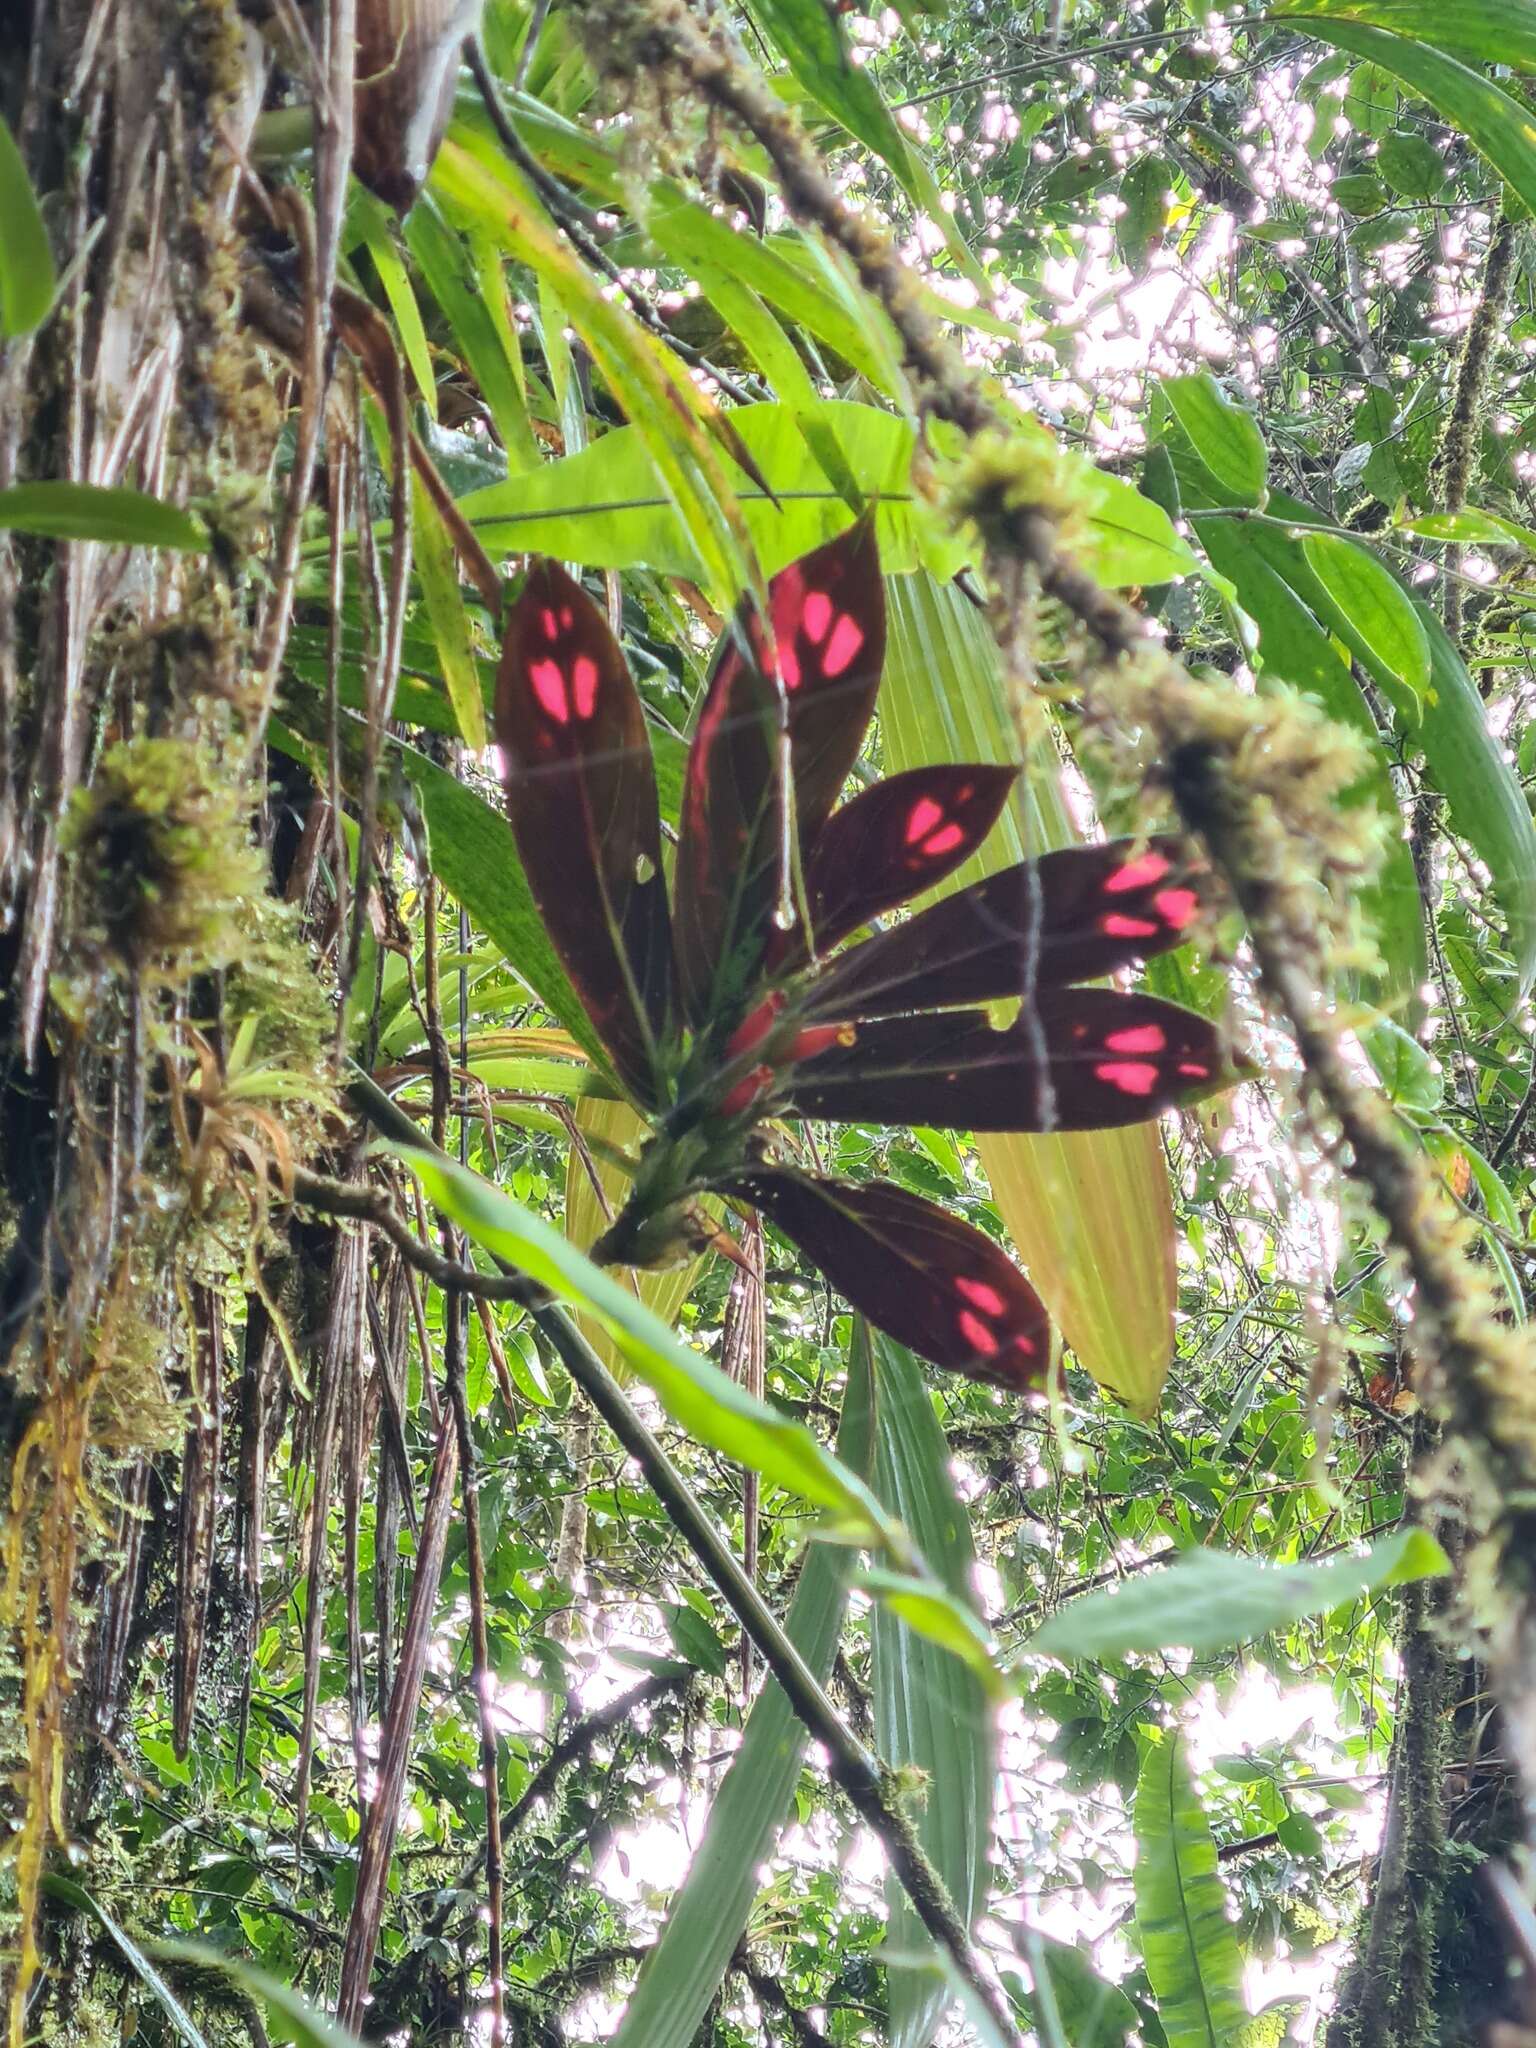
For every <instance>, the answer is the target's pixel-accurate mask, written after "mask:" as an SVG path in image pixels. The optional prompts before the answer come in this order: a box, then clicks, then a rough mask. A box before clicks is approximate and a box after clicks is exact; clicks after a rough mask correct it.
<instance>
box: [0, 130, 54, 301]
mask: <svg viewBox="0 0 1536 2048" xmlns="http://www.w3.org/2000/svg"><path fill="white" fill-rule="evenodd" d="M53 290H54V276H53V251H52V250H51V249H50V248H49V246H48V231H47V229H46V228H45V227H44V226H43V216H42V214H41V213H40V212H39V211H38V206H37V195H36V193H35V192H34V191H33V190H32V181H31V179H30V178H29V177H28V176H27V167H26V165H25V164H24V163H23V162H22V160H21V151H20V150H19V149H18V148H17V147H16V138H15V137H14V136H13V135H12V133H11V131H10V129H9V128H7V127H6V125H5V122H4V121H3V120H0V337H4V336H6V335H12V334H30V333H31V331H32V329H33V328H34V327H40V326H41V325H42V323H43V321H44V320H46V319H47V317H48V308H49V307H50V306H51V305H52V304H53Z"/></svg>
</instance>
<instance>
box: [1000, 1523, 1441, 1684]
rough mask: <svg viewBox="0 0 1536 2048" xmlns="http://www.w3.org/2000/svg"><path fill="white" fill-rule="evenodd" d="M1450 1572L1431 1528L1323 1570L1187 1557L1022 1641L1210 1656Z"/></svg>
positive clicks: (1038, 1649)
mask: <svg viewBox="0 0 1536 2048" xmlns="http://www.w3.org/2000/svg"><path fill="white" fill-rule="evenodd" d="M1449 1569H1450V1567H1449V1565H1448V1564H1447V1562H1446V1557H1445V1552H1444V1551H1443V1550H1442V1549H1441V1548H1440V1545H1439V1544H1438V1543H1437V1542H1436V1541H1435V1539H1434V1537H1433V1536H1431V1535H1430V1534H1429V1533H1428V1531H1427V1530H1424V1529H1397V1530H1394V1532H1393V1533H1392V1534H1391V1535H1390V1536H1383V1537H1382V1539H1381V1541H1380V1542H1379V1543H1377V1544H1376V1545H1374V1547H1373V1548H1372V1549H1370V1550H1368V1551H1366V1552H1365V1553H1364V1555H1363V1556H1359V1557H1336V1558H1330V1559H1329V1560H1328V1561H1327V1563H1326V1564H1291V1565H1271V1564H1261V1563H1260V1562H1259V1560H1258V1559H1257V1558H1253V1557H1241V1556H1238V1555H1236V1554H1234V1553H1233V1552H1231V1551H1225V1550H1188V1551H1186V1552H1185V1553H1184V1555H1183V1556H1182V1557H1180V1558H1179V1559H1178V1560H1177V1562H1176V1563H1174V1564H1171V1565H1168V1566H1166V1567H1165V1568H1164V1569H1162V1570H1160V1571H1149V1572H1139V1573H1137V1574H1136V1576H1135V1577H1134V1578H1129V1579H1127V1580H1126V1581H1125V1582H1124V1584H1122V1585H1120V1586H1113V1587H1107V1588H1105V1589H1104V1590H1103V1591H1102V1592H1098V1593H1089V1594H1087V1595H1086V1596H1085V1597H1084V1598H1083V1599H1081V1600H1076V1601H1074V1602H1073V1603H1072V1605H1071V1606H1070V1607H1066V1608H1063V1610H1062V1611H1061V1613H1060V1614H1058V1615H1056V1616H1054V1617H1053V1618H1052V1619H1051V1620H1050V1621H1048V1622H1047V1623H1046V1624H1045V1626H1044V1627H1043V1628H1042V1629H1039V1630H1038V1631H1037V1632H1036V1633H1035V1635H1034V1636H1033V1637H1031V1639H1030V1641H1029V1642H1028V1643H1026V1644H1025V1646H1024V1648H1025V1654H1027V1655H1029V1656H1031V1657H1037V1656H1052V1657H1060V1658H1061V1659H1062V1661H1063V1662H1064V1663H1077V1662H1081V1661H1082V1660H1084V1659H1089V1658H1093V1659H1103V1658H1106V1657H1121V1656H1124V1655H1126V1653H1127V1652H1129V1651H1135V1650H1140V1651H1151V1650H1172V1649H1183V1650H1193V1651H1195V1652H1196V1653H1197V1654H1198V1655H1200V1656H1209V1655H1211V1654H1212V1653H1213V1652H1214V1651H1217V1650H1226V1649H1230V1648H1231V1647H1232V1646H1233V1644H1235V1643H1246V1642H1251V1641H1252V1640H1253V1638H1254V1637H1255V1636H1262V1635H1267V1634H1268V1633H1269V1632H1270V1630H1272V1629H1283V1628H1288V1627H1289V1626H1290V1624H1291V1623H1292V1622H1295V1621H1301V1620H1303V1619H1304V1618H1305V1617H1306V1616H1307V1615H1310V1614H1330V1613H1332V1612H1333V1610H1334V1609H1335V1608H1337V1607H1343V1606H1346V1605H1347V1604H1349V1603H1350V1602H1352V1601H1355V1600H1358V1599H1360V1598H1361V1597H1362V1596H1363V1595H1365V1594H1368V1593H1380V1592H1382V1591H1384V1590H1385V1589H1386V1588H1387V1587H1388V1586H1401V1585H1404V1584H1406V1583H1407V1582H1408V1581H1409V1580H1410V1579H1430V1578H1439V1577H1440V1576H1441V1575H1442V1573H1444V1572H1446V1571H1448V1570H1449Z"/></svg>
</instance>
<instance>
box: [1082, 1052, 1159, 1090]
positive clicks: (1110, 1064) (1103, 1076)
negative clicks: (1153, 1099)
mask: <svg viewBox="0 0 1536 2048" xmlns="http://www.w3.org/2000/svg"><path fill="white" fill-rule="evenodd" d="M1095 1071H1096V1072H1097V1074H1098V1077H1099V1079H1100V1080H1101V1081H1107V1082H1108V1083H1109V1085H1110V1087H1111V1088H1123V1089H1124V1090H1125V1092H1126V1094H1127V1095H1150V1094H1151V1093H1152V1090H1153V1089H1154V1088H1155V1087H1156V1086H1157V1068H1156V1067H1154V1066H1149V1065H1148V1064H1147V1063H1146V1062H1145V1061H1144V1060H1104V1061H1101V1063H1100V1064H1099V1066H1098V1067H1097V1068H1096V1070H1095Z"/></svg>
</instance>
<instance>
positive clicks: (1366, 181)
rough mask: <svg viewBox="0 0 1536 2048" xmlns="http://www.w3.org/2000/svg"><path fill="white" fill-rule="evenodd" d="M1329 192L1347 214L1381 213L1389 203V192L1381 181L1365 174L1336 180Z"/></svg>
mask: <svg viewBox="0 0 1536 2048" xmlns="http://www.w3.org/2000/svg"><path fill="white" fill-rule="evenodd" d="M1328 191H1329V194H1330V195H1331V197H1333V198H1334V199H1336V200H1337V201H1338V203H1339V204H1340V206H1342V207H1343V209H1344V211H1345V212H1346V213H1354V214H1372V213H1380V211H1381V209H1382V208H1383V207H1384V206H1385V205H1386V203H1387V190H1386V187H1385V186H1384V185H1383V184H1382V182H1381V180H1380V179H1379V178H1373V177H1370V176H1369V175H1368V174H1366V173H1364V172H1358V173H1355V174H1352V175H1349V176H1346V177H1342V178H1335V179H1334V181H1333V183H1332V184H1331V185H1330V186H1329V187H1328Z"/></svg>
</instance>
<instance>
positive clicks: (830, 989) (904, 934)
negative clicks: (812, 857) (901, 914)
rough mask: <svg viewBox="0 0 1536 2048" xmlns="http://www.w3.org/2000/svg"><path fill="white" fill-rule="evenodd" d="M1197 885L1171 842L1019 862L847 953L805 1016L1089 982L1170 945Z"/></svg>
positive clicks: (1114, 845)
mask: <svg viewBox="0 0 1536 2048" xmlns="http://www.w3.org/2000/svg"><path fill="white" fill-rule="evenodd" d="M873 793H875V792H872V794H873ZM850 808H852V807H851V806H850ZM1201 880H1202V878H1201V876H1200V874H1199V873H1198V872H1196V871H1194V870H1192V869H1191V868H1190V867H1189V866H1188V865H1187V864H1185V863H1184V862H1183V859H1182V856H1181V853H1180V848H1179V843H1178V842H1177V841H1176V840H1171V839H1154V840H1152V841H1151V842H1150V843H1149V842H1147V841H1145V840H1130V839H1122V840H1116V841H1113V842H1111V844H1109V845H1107V846H1075V847H1069V848H1067V849H1066V850H1064V851H1063V852H1061V853H1049V854H1046V855H1045V856H1044V857H1043V858H1042V859H1040V860H1037V861H1021V862H1020V863H1019V864H1018V865H1017V866H1015V867H1011V868H1004V869H1003V870H1002V871H1001V872H1000V873H998V874H995V875H989V876H988V877H987V878H986V880H985V881H981V882H977V883H975V884H974V885H973V886H972V887H971V888H969V889H962V890H961V891H960V892H959V894H958V895H955V896H949V897H946V898H945V900H944V901H943V902H942V903H936V904H934V905H933V906H932V907H931V908H930V909H928V910H924V911H920V912H919V913H918V914H917V916H916V917H912V918H908V919H907V921H906V922H905V923H904V924H898V925H893V926H892V927H891V928H890V930H889V931H884V932H880V933H877V934H876V936H875V937H874V938H872V939H868V940H866V941H865V942H864V944H863V945H860V946H855V947H853V948H851V949H850V950H849V951H848V952H847V953H845V954H844V955H843V956H842V957H841V959H838V960H835V961H833V962H832V964H831V965H830V966H829V967H828V969H827V971H826V972H825V974H823V975H822V977H821V978H820V980H819V981H818V982H817V983H816V986H815V988H814V990H813V992H812V996H811V1000H810V1004H809V1006H808V1011H807V1014H808V1015H813V1016H826V1017H831V1016H836V1017H879V1016H889V1015H894V1014H895V1013H896V1012H898V1011H903V1010H925V1009H937V1008H940V1007H945V1006H955V1005H959V1004H966V1003H989V1002H993V1001H995V1000H997V999H998V998H1000V997H1005V996H1019V997H1021V998H1027V996H1028V994H1029V992H1030V991H1031V990H1032V989H1040V990H1044V989H1050V988H1060V987H1063V986H1065V985H1066V984H1068V983H1071V982H1077V981H1091V980H1096V979H1097V978H1098V977H1100V976H1101V975H1106V974H1111V973H1113V972H1115V970H1116V969H1118V968H1121V967H1126V966H1129V965H1130V964H1131V963H1132V962H1133V961H1137V960H1145V959H1148V958H1150V957H1151V956H1152V955H1153V954H1156V953H1166V952H1167V951H1169V950H1170V949H1171V948H1172V947H1174V946H1177V945H1180V944H1181V943H1182V942H1183V940H1184V938H1185V937H1186V935H1187V933H1188V928H1189V926H1190V924H1191V923H1192V922H1193V921H1194V918H1195V916H1196V914H1197V912H1198V911H1199V908H1200V900H1201V899H1200V890H1201Z"/></svg>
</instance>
